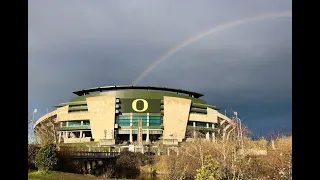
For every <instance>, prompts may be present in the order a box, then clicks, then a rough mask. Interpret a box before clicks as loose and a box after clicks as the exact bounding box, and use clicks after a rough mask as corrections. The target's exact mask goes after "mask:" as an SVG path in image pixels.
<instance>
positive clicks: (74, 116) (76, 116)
mask: <svg viewBox="0 0 320 180" xmlns="http://www.w3.org/2000/svg"><path fill="white" fill-rule="evenodd" d="M85 119H90V114H89V113H88V112H72V113H69V114H63V115H60V119H59V120H58V121H72V120H85Z"/></svg>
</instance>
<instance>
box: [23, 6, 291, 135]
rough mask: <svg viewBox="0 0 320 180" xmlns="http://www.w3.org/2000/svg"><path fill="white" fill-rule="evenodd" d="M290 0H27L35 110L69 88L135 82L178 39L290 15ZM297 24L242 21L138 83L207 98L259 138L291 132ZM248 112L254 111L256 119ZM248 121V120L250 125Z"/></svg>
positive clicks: (68, 92) (58, 99)
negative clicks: (240, 117) (271, 132)
mask: <svg viewBox="0 0 320 180" xmlns="http://www.w3.org/2000/svg"><path fill="white" fill-rule="evenodd" d="M291 7H292V3H291V1H278V0H272V1H270V0H269V1H259V2H258V1H254V0H251V1H248V0H244V1H241V2H240V1H211V0H210V1H201V2H198V1H197V2H195V1H183V2H182V1H181V2H178V1H139V2H130V1H92V2H91V1H90V2H89V1H79V0H77V1H61V0H57V1H33V0H31V1H29V10H28V13H29V14H28V15H29V17H28V19H29V22H28V24H29V27H28V29H29V31H28V36H29V43H28V52H29V55H28V59H29V65H28V70H29V71H28V80H29V85H28V97H29V102H28V105H29V108H28V109H29V111H32V109H33V108H38V111H39V113H38V115H37V116H41V115H43V114H44V113H45V112H46V108H49V110H52V108H51V106H53V105H56V104H58V103H61V102H65V101H68V100H69V99H70V98H72V97H73V94H72V91H74V90H79V89H83V88H90V87H96V86H103V85H123V84H130V83H132V82H133V81H134V80H135V79H136V78H137V77H138V76H139V74H140V73H141V72H142V71H143V70H144V69H145V68H146V67H148V65H149V64H150V63H152V62H153V61H154V60H156V59H157V58H158V57H159V56H160V55H161V54H163V53H165V52H166V51H167V50H169V49H170V48H172V47H173V46H174V45H177V43H179V42H181V41H183V40H185V39H186V38H189V37H192V36H194V35H195V34H197V33H198V32H201V31H203V30H204V29H207V28H210V27H213V26H216V25H218V24H221V23H223V22H227V21H232V20H237V19H241V18H244V17H250V16H254V15H257V14H264V13H270V12H280V11H284V10H288V9H291ZM291 29H292V25H291V20H290V18H277V19H268V20H263V21H259V22H254V23H248V24H243V25H241V26H237V27H234V28H230V29H227V30H225V31H221V32H218V33H216V34H212V35H210V36H208V37H206V38H203V39H201V40H199V41H197V42H195V43H193V44H190V45H189V46H187V47H185V48H183V49H181V50H180V51H179V52H177V53H176V54H174V55H172V56H171V57H170V58H169V59H167V60H166V61H165V62H163V63H161V64H159V65H158V66H156V68H154V69H153V70H152V71H151V72H150V73H148V74H147V76H145V77H144V78H143V79H142V80H141V81H140V83H139V84H141V85H158V86H169V87H175V88H181V89H187V90H193V91H199V92H202V93H204V94H205V96H204V97H203V99H204V100H206V101H208V103H210V104H214V105H217V106H218V107H222V108H225V109H230V108H234V109H236V110H238V111H239V113H240V114H243V116H247V114H251V115H250V117H248V120H247V122H248V125H249V127H251V128H253V129H257V130H256V132H257V133H265V132H267V131H268V130H272V129H275V128H277V127H280V126H287V127H288V128H289V130H290V129H291V126H292V125H291V112H292V110H291V101H292V100H291V99H292V98H291V96H292V90H291V85H292V75H291V73H292V70H291V67H292V62H291V59H292V45H291V44H292V37H291V36H292V33H291V31H292V30H291ZM249 112H250V113H249ZM244 122H245V121H244Z"/></svg>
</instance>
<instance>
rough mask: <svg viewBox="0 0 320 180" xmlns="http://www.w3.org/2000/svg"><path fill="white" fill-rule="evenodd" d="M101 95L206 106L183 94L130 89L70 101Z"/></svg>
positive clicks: (89, 95)
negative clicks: (175, 100) (175, 99)
mask: <svg viewBox="0 0 320 180" xmlns="http://www.w3.org/2000/svg"><path fill="white" fill-rule="evenodd" d="M101 95H114V96H116V98H120V99H121V98H144V99H163V97H164V96H170V97H180V98H186V99H191V100H192V102H195V103H201V104H206V102H205V101H204V100H201V99H197V98H193V97H190V96H187V95H183V94H177V93H172V92H164V91H153V90H139V89H136V90H135V89H130V90H117V91H108V92H96V93H92V94H88V95H84V96H77V97H74V98H72V99H70V102H74V101H86V98H87V97H93V96H101Z"/></svg>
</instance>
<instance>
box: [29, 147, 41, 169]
mask: <svg viewBox="0 0 320 180" xmlns="http://www.w3.org/2000/svg"><path fill="white" fill-rule="evenodd" d="M39 150H40V147H39V146H38V145H35V144H28V169H29V170H33V169H35V159H36V154H37V153H38V152H39Z"/></svg>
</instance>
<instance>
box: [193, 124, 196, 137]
mask: <svg viewBox="0 0 320 180" xmlns="http://www.w3.org/2000/svg"><path fill="white" fill-rule="evenodd" d="M195 128H196V122H193V138H195V137H196V131H195Z"/></svg>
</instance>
